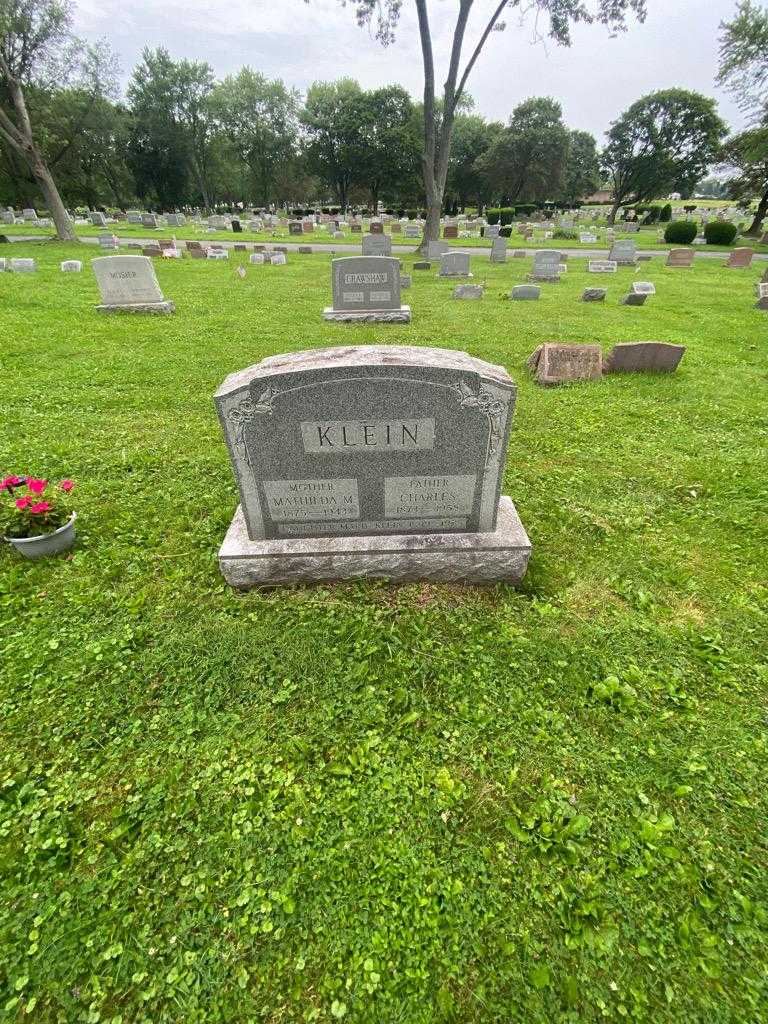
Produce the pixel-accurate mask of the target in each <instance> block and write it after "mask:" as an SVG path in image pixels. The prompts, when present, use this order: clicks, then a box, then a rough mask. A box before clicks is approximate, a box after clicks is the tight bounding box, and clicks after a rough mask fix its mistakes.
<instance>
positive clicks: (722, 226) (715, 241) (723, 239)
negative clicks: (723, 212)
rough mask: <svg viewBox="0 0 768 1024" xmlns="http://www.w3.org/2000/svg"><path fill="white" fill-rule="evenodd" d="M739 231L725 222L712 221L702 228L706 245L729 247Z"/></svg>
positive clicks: (733, 225)
mask: <svg viewBox="0 0 768 1024" xmlns="http://www.w3.org/2000/svg"><path fill="white" fill-rule="evenodd" d="M738 233H739V229H738V228H737V227H736V225H735V224H729V223H728V221H726V220H713V221H710V222H709V224H707V225H706V226H705V227H704V237H705V238H706V240H707V245H731V243H732V242H733V240H734V238H735V237H736V235H737V234H738Z"/></svg>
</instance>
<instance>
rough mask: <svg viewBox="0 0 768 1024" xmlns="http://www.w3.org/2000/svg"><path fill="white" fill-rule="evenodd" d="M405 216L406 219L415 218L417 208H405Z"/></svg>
mask: <svg viewBox="0 0 768 1024" xmlns="http://www.w3.org/2000/svg"><path fill="white" fill-rule="evenodd" d="M405 216H406V217H407V218H408V220H416V218H417V217H418V216H419V211H418V210H406V211H405Z"/></svg>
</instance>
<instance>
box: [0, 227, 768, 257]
mask: <svg viewBox="0 0 768 1024" xmlns="http://www.w3.org/2000/svg"><path fill="white" fill-rule="evenodd" d="M577 230H580V231H589V230H590V227H589V226H587V225H584V226H583V227H581V228H579V229H577ZM110 232H111V233H114V234H116V235H118V237H119V238H121V239H123V238H125V239H129V240H130V239H132V238H137V239H138V238H142V239H143V238H177V239H179V240H181V241H184V240H189V239H202V240H203V241H211V242H219V241H227V242H265V243H276V244H281V243H283V242H292V243H297V244H299V245H320V244H325V245H333V244H338V245H361V244H362V242H361V239H362V234H353V233H352V232H351V231H347V232H344V237H343V238H331V236H330V235H329V234H328V232H327V231H325V230H317V231H312V232H310V233H308V234H306V235H302V236H301V237H299V236H298V235H290V234H289V233H288V229H287V228H280V229H277V230H275V231H274V232H272V231H261V232H255V231H245V230H244V231H242V232H241V233H240V234H237V235H236V234H234V233H233V232H232V231H200V230H199V229H198V228H195V227H193V226H191V225H187V226H186V227H183V228H170V227H169V228H165V227H164V228H157V229H156V230H155V231H152V230H150V229H148V228H142V227H141V225H138V224H127V223H124V224H123V223H121V224H110V225H108V227H106V228H95V227H91V226H90V225H78V227H77V234H78V236H79V237H80V238H98V236H99V235H103V234H108V233H110ZM2 234H5V235H7V236H8V237H9V238H11V237H13V236H19V235H20V236H22V237H24V236H28V235H40V236H41V237H49V238H53V234H54V231H53V228H35V227H32V228H30V227H25V226H24V225H22V224H13V225H8V226H7V227H6V226H5V225H0V235H2ZM387 234H389V232H387ZM616 237H617V238H631V239H634V241H635V242H637V247H638V249H656V250H662V249H663V250H666V249H676V248H679V246H677V245H676V244H675V245H671V244H670V243H668V242H664V241H663V240H662V241H661V242H660V241H659V240H658V238H657V236H656V227H655V226H654V227H652V228H644V229H643V230H641V231H638V232H635V233H634V234H629V233H627V232H623V231H617V232H616ZM445 242H446V245H449V246H452V247H455V248H459V249H472V248H484V249H490V247H491V240H490V239H488V238H449V239H445ZM392 244H393V245H405V246H412V247H414V248H415V247H416V246H417V245H418V244H419V240H418V239H413V238H406V237H405V235H403V234H400V235H392ZM744 245H748V246H749V247H750V248H751V249H754V251H755V252H759V253H765V254H768V245H760V244H759V242H758V241H757V239H751V238H750V239H744V238H737V239H736V241H735V242H734V244H733V245H701V246H695V248H696V249H697V251H699V250H700V251H702V252H705V251H706V252H730V250H731V249H733V248H735V247H736V246H744ZM508 246H509V248H510V249H601V248H604V249H605V250H606V252H607V251H608V249H609V248H610V246H609V245H608V243H607V241H606V239H605V236H604V235H603V236H602V237H598V241H597V242H590V243H587V242H584V243H582V242H580V241H579V240H578V238H575V239H557V238H554V239H553V238H542V237H539V238H537V239H535V240H534V241H532V242H527V241H526V240H525V239H524V238H523V236H522V235H519V234H513V235H512V236H511V238H510V239H509V240H508ZM3 251H5V250H3ZM14 251H15V250H14Z"/></svg>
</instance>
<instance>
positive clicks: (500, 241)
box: [491, 236, 507, 263]
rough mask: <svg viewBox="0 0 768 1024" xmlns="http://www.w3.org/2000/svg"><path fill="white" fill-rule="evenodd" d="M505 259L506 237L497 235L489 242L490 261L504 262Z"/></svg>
mask: <svg viewBox="0 0 768 1024" xmlns="http://www.w3.org/2000/svg"><path fill="white" fill-rule="evenodd" d="M506 261H507V239H506V238H502V237H501V236H499V237H498V238H494V239H493V242H492V244H491V263H506Z"/></svg>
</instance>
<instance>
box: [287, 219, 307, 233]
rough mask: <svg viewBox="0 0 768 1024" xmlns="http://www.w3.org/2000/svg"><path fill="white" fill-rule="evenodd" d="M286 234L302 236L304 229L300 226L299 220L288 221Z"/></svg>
mask: <svg viewBox="0 0 768 1024" xmlns="http://www.w3.org/2000/svg"><path fill="white" fill-rule="evenodd" d="M288 234H289V235H303V234H304V228H303V227H302V226H301V221H300V220H289V221H288Z"/></svg>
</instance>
